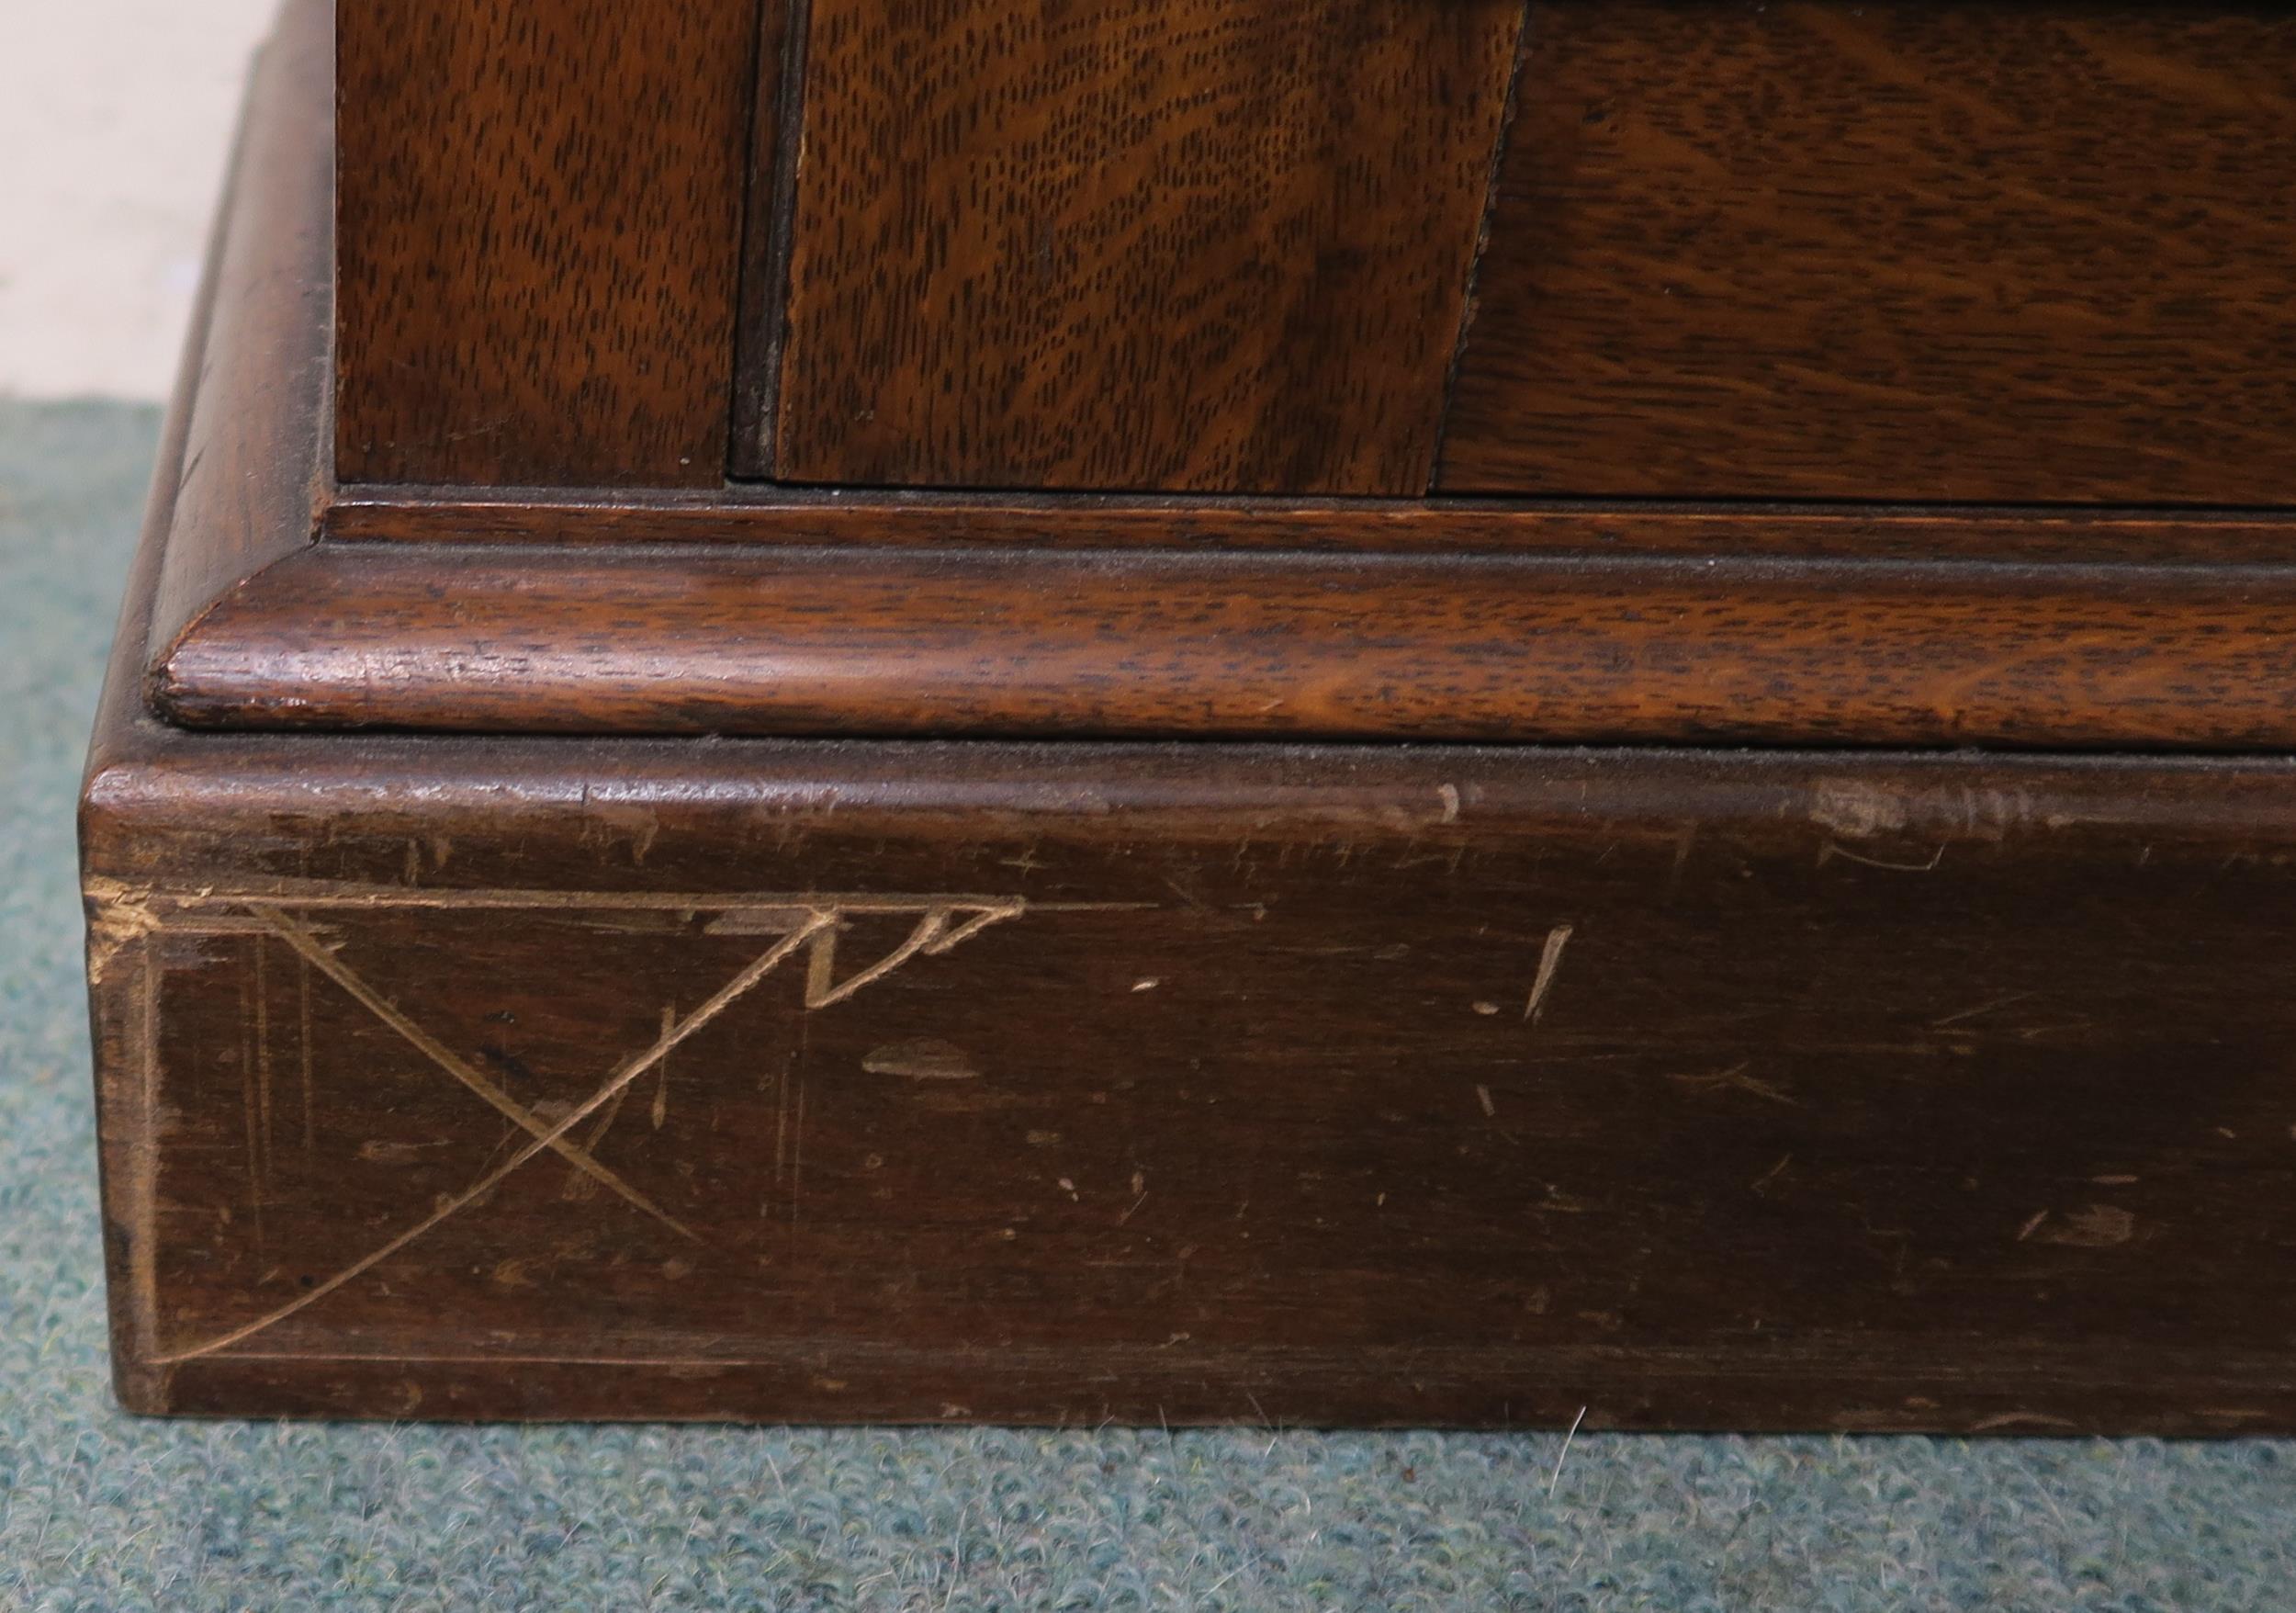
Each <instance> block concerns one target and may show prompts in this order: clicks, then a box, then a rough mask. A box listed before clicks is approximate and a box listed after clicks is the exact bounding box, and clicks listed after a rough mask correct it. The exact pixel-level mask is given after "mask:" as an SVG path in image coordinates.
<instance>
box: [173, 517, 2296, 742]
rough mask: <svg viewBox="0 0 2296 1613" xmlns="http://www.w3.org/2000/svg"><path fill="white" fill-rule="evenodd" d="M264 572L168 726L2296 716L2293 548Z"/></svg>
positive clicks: (1612, 724) (1963, 726)
mask: <svg viewBox="0 0 2296 1613" xmlns="http://www.w3.org/2000/svg"><path fill="white" fill-rule="evenodd" d="M2068 577H2069V578H2070V580H2071V581H2073V582H2074V583H2076V584H2077V586H2068ZM151 688H152V697H153V699H154V700H155V701H157V702H158V704H159V705H160V707H161V709H163V710H164V711H165V712H166V713H167V714H168V715H169V716H171V717H173V718H174V720H176V721H179V722H184V723H188V724H193V725H196V726H200V727H224V728H244V727H289V728H343V727H353V728H358V727H372V726H382V727H389V728H432V729H447V730H456V729H460V730H473V731H492V732H517V731H557V732H575V733H582V732H589V733H600V732H621V733H647V732H654V733H765V734H772V733H782V734H790V733H805V734H829V735H861V734H878V735H884V734H942V735H1028V734H1037V735H1074V736H1081V737H1097V738H1163V737H1185V736H1189V735H1200V736H1215V737H1226V738H1242V737H1249V736H1252V735H1282V736H1294V737H1300V738H1325V739H1512V740H1525V741H1554V740H1571V741H1581V740H1600V741H1620V740H1642V741H1648V740H1659V739H1664V740H1684V739H1694V740H1696V739H1705V740H1724V739H1727V740H1751V741H1761V742H1767V743H1773V744H1777V743H1784V744H1793V743H1809V742H1823V743H1829V744H1851V745H1890V744H1918V745H1938V744H2016V745H2038V746H2060V747H2066V746H2071V747H2079V746H2104V747H2119V746H2132V745H2133V746H2139V747H2144V748H2161V747H2180V746H2206V747H2212V748H2225V747H2234V748H2246V749H2280V748H2285V747H2288V746H2290V745H2291V744H2296V706H2292V705H2291V703H2290V696H2289V692H2290V689H2291V688H2296V576H2291V574H2290V572H2289V571H2288V570H2286V569H2283V568H2274V569H2268V570H2265V569H2259V570H2256V571H2253V572H2250V573H2247V574H2245V575H2243V576H2241V578H2240V581H2239V583H2238V585H2237V586H2236V587H2228V586H2227V584H2226V577H2225V574H2224V573H2223V572H2220V571H2216V570H2209V569H2206V568H2183V569H2169V568H2142V567H2127V568H2117V567H2090V568H2075V567H2065V568H2018V567H2009V566H1998V565H1970V566H1948V565H1930V566H1921V565H1907V566H1885V565H1882V564H1879V563H1873V564H1865V565H1857V564H1847V565H1845V564H1832V563H1827V562H1818V561H1812V562H1805V563H1801V564H1798V565H1791V566H1784V565H1776V564H1765V563H1761V562H1748V563H1741V564H1739V565H1738V566H1735V567H1729V568H1723V567H1718V566H1699V565H1695V564H1688V563H1685V562H1683V561H1681V560H1676V559H1669V558H1643V559H1630V558H1616V559H1607V560H1602V559H1570V558H1558V559H1548V560H1541V559H1534V558H1512V559H1502V558H1484V559H1480V560H1461V559H1458V558H1446V559H1436V560H1422V559H1413V558H1405V557H1401V556H1380V557H1352V558H1330V559H1321V560H1319V559H1315V558H1310V557H1296V556H1244V555H1227V556H1207V557H1190V556H1186V555H1174V554H1171V553H1169V552H1168V551H1149V552H1145V553H1137V554H1112V553H1099V554H1095V553H1090V552H1086V553H1075V552H1060V553H1040V554H1035V555H1022V556H1011V555H998V554H993V553H991V554H978V553H975V554H969V555H934V554H926V553H919V552H918V551H916V550H902V551H898V552H895V553H884V554H873V555H869V556H865V557H862V558H860V559H859V560H858V561H856V559H855V558H853V557H852V556H851V555H850V552H848V551H837V550H804V549H789V550H767V551H762V552H760V551H743V550H736V549H727V548H717V549H709V550H689V551H684V552H667V551H658V552H654V553H651V554H649V553H646V552H643V551H639V552H633V551H628V550H612V549H608V550H596V551H591V552H590V553H589V554H588V555H587V556H583V555H576V556H571V557H566V558H561V559H559V560H557V562H555V563H548V564H537V563H536V559H535V556H534V555H533V554H531V553H530V552H524V551H520V550H516V549H510V548H496V549H489V548H483V547H474V548H470V549H464V550H449V549H446V548H444V547H439V546H422V547H416V546H384V545H368V546H352V545H322V546H321V547H320V548H319V549H317V550H313V551H311V552H310V553H308V554H305V555H300V556H297V557H295V558H292V559H290V560H288V561H286V562H282V563H281V564H279V565H277V566H275V567H274V568H272V570H270V571H268V572H266V573H265V574H264V587H263V588H262V589H261V590H260V591H243V592H241V593H239V594H236V595H233V596H232V597H231V598H228V599H226V600H224V601H221V602H219V603H218V604H217V605H216V607H215V608H214V609H213V610H211V611H210V612H209V613H208V615H206V616H205V617H204V618H203V619H202V622H201V625H200V630H199V632H198V633H197V635H195V636H193V637H189V638H187V639H186V641H185V642H184V643H182V644H181V645H179V646H177V647H176V648H175V649H174V652H173V653H172V654H171V655H170V656H169V657H168V658H167V659H166V660H164V661H163V662H162V663H161V664H160V665H158V666H157V667H156V668H155V669H154V671H153V674H152V683H151Z"/></svg>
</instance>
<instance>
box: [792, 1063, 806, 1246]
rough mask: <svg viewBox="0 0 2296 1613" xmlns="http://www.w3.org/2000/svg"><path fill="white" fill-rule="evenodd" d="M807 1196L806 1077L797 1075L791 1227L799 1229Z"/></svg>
mask: <svg viewBox="0 0 2296 1613" xmlns="http://www.w3.org/2000/svg"><path fill="white" fill-rule="evenodd" d="M804 1201H805V1077H803V1076H800V1077H797V1117H796V1119H795V1120H793V1121H792V1122H790V1135H789V1229H790V1231H792V1232H795V1231H796V1230H797V1211H798V1207H799V1205H801V1204H802V1203H803V1202H804Z"/></svg>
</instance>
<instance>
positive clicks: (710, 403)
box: [336, 0, 759, 486]
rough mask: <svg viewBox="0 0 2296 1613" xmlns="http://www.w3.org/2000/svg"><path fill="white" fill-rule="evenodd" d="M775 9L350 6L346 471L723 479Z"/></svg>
mask: <svg viewBox="0 0 2296 1613" xmlns="http://www.w3.org/2000/svg"><path fill="white" fill-rule="evenodd" d="M758 11H759V0H657V3H655V4H650V5H646V6H631V5H625V4H620V3H618V0H363V3H362V4H357V5H346V6H343V28H342V35H341V39H340V52H339V58H338V60H339V86H338V87H339V117H340V122H339V127H338V141H339V152H340V157H339V166H340V169H341V175H342V192H341V195H340V197H339V198H338V203H339V205H338V211H337V220H336V223H337V232H338V243H339V253H340V254H339V258H338V264H337V269H338V274H337V290H338V299H339V300H338V320H339V324H338V330H339V346H338V352H337V362H338V374H337V378H336V406H337V410H338V415H337V463H338V466H339V468H340V470H341V473H342V475H343V479H345V480H346V481H446V482H468V483H475V484H478V485H481V486H487V485H501V484H503V483H518V482H552V481H559V482H568V483H572V484H574V485H577V486H676V485H706V484H709V483H713V482H715V481H717V480H719V479H721V478H722V477H723V476H724V474H725V468H726V420H727V409H728V402H729V399H730V396H731V387H732V346H733V333H734V320H735V304H736V282H737V273H738V265H739V259H740V240H739V235H740V219H741V197H742V191H743V172H744V168H745V165H746V164H747V161H748V136H749V116H750V102H751V97H752V96H753V94H754V91H755V87H756V81H755V62H754V53H755V41H756V31H757V18H758Z"/></svg>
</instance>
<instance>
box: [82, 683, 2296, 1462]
mask: <svg viewBox="0 0 2296 1613" xmlns="http://www.w3.org/2000/svg"><path fill="white" fill-rule="evenodd" d="M110 744H111V753H110V760H109V761H108V762H107V765H106V766H105V767H104V768H103V769H102V770H100V771H99V773H97V774H96V777H95V778H94V779H93V780H92V781H91V786H90V796H89V806H88V814H87V829H88V832H87V850H88V864H87V868H88V873H89V875H90V889H91V896H92V904H91V914H92V924H93V927H94V935H95V937H96V946H95V949H94V952H93V954H92V955H93V957H94V959H95V963H96V976H97V985H96V1011H97V1020H98V1027H99V1039H98V1046H99V1049H100V1053H99V1057H100V1060H101V1068H102V1070H103V1073H104V1074H103V1078H104V1088H103V1089H104V1092H105V1094H106V1098H105V1107H104V1112H103V1117H102V1125H103V1130H104V1134H105V1135H106V1138H107V1145H108V1146H110V1147H111V1148H112V1149H113V1150H114V1151H115V1156H116V1157H118V1158H119V1159H121V1160H123V1161H129V1162H132V1163H133V1164H134V1166H135V1170H133V1171H125V1172H120V1173H115V1175H114V1178H113V1182H112V1197H111V1199H110V1201H109V1208H108V1210H107V1217H108V1222H107V1225H108V1232H109V1237H110V1246H111V1248H112V1250H113V1260H114V1268H113V1270H114V1282H115V1284H116V1287H117V1289H118V1290H123V1291H125V1292H127V1293H128V1295H129V1299H128V1301H127V1302H126V1304H125V1306H124V1310H125V1313H126V1314H127V1316H128V1318H129V1325H127V1326H126V1327H125V1328H124V1329H123V1331H122V1334H121V1337H120V1346H119V1348H120V1382H121V1386H122V1391H123V1393H124V1394H125V1395H126V1396H127V1398H128V1399H129V1404H132V1405H135V1406H137V1407H138V1408H140V1409H144V1410H153V1411H178V1412H201V1413H230V1414H237V1415H250V1414H254V1415H260V1414H268V1413H274V1412H294V1413H301V1414H306V1415H314V1414H316V1415H337V1416H339V1415H357V1416H494V1417H500V1416H537V1417H539V1416H698V1417H725V1416H748V1417H768V1418H789V1419H801V1420H817V1419H827V1420H847V1419H898V1420H928V1421H932V1420H940V1421H959V1420H966V1419H994V1420H1008V1421H1041V1422H1064V1421H1066V1422H1086V1423H1088V1422H1095V1421H1098V1420H1101V1419H1104V1418H1121V1419H1126V1420H1132V1421H1139V1422H1147V1423H1152V1424H1153V1423H1154V1422H1155V1421H1156V1420H1157V1419H1158V1418H1159V1417H1162V1418H1163V1419H1164V1420H1165V1421H1167V1422H1178V1421H1199V1420H1235V1421H1246V1422H1260V1421H1277V1422H1282V1423H1300V1422H1326V1421H1334V1420H1338V1421H1348V1422H1357V1423H1407V1424H1421V1423H1429V1422H1445V1423H1476V1424H1489V1425H1506V1424H1515V1425H1525V1424H1528V1425H1547V1426H1560V1425H1563V1424H1567V1423H1569V1422H1570V1421H1571V1419H1572V1418H1573V1416H1575V1415H1576V1414H1577V1413H1578V1411H1579V1410H1580V1408H1581V1407H1584V1408H1586V1426H1587V1427H1717V1426H1727V1427H1751V1428H1781V1427H1840V1428H1950V1429H1964V1430H1977V1431H2020V1432H2037V1431H2054V1432H2067V1431H2077V1430H2091V1429H2094V1430H2122V1431H2126V1430H2137V1429H2150V1430H2156V1431H2178V1432H2219V1433H2221V1432H2230V1431H2261V1430H2268V1429H2285V1428H2288V1427H2296V1395H2292V1394H2291V1392H2290V1383H2289V1378H2288V1374H2287V1370H2286V1348H2285V1346H2286V1339H2287V1337H2288V1334H2289V1332H2290V1329H2291V1327H2296V1309H2291V1307H2292V1306H2296V1291H2291V1289H2290V1286H2289V1285H2288V1284H2287V1283H2286V1282H2285V1281H2283V1280H2281V1277H2282V1269H2283V1267H2284V1265H2285V1252H2286V1246H2287V1244H2288V1241H2289V1239H2290V1236H2291V1235H2292V1233H2296V1219H2291V1218H2296V1194H2291V1189H2290V1182H2291V1177H2290V1171H2289V1168H2288V1167H2289V1160H2290V1148H2291V1144H2290V1125H2291V1124H2296V1108H2291V1106H2290V1099H2289V1092H2290V1083H2289V1080H2288V1075H2289V1068H2288V1066H2289V1055H2288V1052H2287V1049H2288V1046H2289V1044H2290V1037H2289V1030H2290V1026H2289V1012H2288V1009H2287V1006H2286V1004H2287V998H2286V994H2285V993H2284V992H2283V991H2281V990H2279V989H2278V983H2279V981H2280V980H2282V979H2283V978H2284V976H2285V975H2286V973H2287V969H2288V966H2289V956H2288V937H2287V933H2286V928H2287V927H2286V925H2285V924H2284V922H2282V919H2281V915H2282V914H2283V913H2284V912H2285V910H2286V909H2287V908H2288V905H2289V902H2290V900H2291V899H2296V890H2292V889H2290V884H2291V881H2296V827H2291V826H2296V773H2292V772H2291V770H2290V767H2289V766H2288V765H2287V764H2286V762H2285V761H2278V760H2273V761H2253V762H2228V761H2212V762H2202V761H2157V762H2146V763H2138V762H2130V761H2099V760H2094V759H2088V760H2073V761H2064V762H2050V761H2043V760H2039V759H2033V758H2023V759H2020V758H2013V757H1979V756H1966V755H1964V756H1953V757H1946V756H1939V757H1930V758H1919V757H1889V756H1874V755H1866V756H1862V757H1823V756H1810V755H1767V756H1765V755H1760V754H1748V753H1738V754H1721V753H1705V752H1696V751H1675V752H1671V753H1649V752H1645V753H1638V752H1632V751H1623V752H1622V751H1611V752H1559V751H1546V750H1520V749H1518V750H1476V749H1459V748H1412V747H1390V748H1384V749H1380V750H1352V751H1338V750H1312V749H1269V748H1262V747H1249V746H1246V747H1221V746H1193V747H1141V746H1132V747H1109V748H1092V747H1044V746H1017V747H1002V746H994V745H895V746H872V745H859V744H844V745H807V744H802V743H767V742H747V741H727V742H724V743H721V744H717V745H698V744H693V743H691V742H688V743H683V744H681V743H677V742H671V741H659V740H625V741H604V742H595V743H592V744H589V745H585V746H582V747H580V748H569V747H568V746H566V745H564V744H563V743H557V744H553V743H551V742H548V741H539V740H522V741H478V740H468V739H465V740H442V739H413V738H407V737H397V738H368V739H358V738H350V737H343V736H332V737H302V738H266V737H264V736H254V735H231V736H202V735H190V734H184V733H180V732H169V731H167V730H164V729H161V728H156V727H152V726H142V727H140V728H138V730H137V731H136V732H134V733H130V734H127V735H115V736H114V737H113V738H112V739H111V741H110ZM832 937H833V938H834V939H833V941H832V939H831V938H832ZM298 938H300V939H301V940H302V941H303V942H305V944H300V945H298ZM825 954H826V955H825ZM313 955H318V956H323V957H324V958H326V959H328V960H329V961H330V967H328V968H326V969H320V968H318V967H316V966H312V967H310V968H308V969H307V968H306V965H307V964H310V958H311V957H312V956H313ZM378 1003H379V1004H383V1005H387V1007H388V1010H389V1011H388V1013H386V1012H384V1011H382V1010H378V1008H377V1006H376V1005H377V1004H378ZM482 1085H483V1086H484V1087H486V1088H491V1089H492V1092H493V1094H494V1095H493V1096H492V1097H488V1096H486V1095H485V1094H484V1093H482V1091H481V1090H480V1089H479V1088H480V1087H481V1086H482ZM505 1104H507V1105H508V1106H510V1111H514V1112H512V1113H510V1116H509V1118H506V1112H505V1110H504V1105H505ZM537 1127H538V1128H539V1131H537V1130H536V1128H537ZM546 1138H548V1139H551V1140H554V1141H555V1142H557V1143H561V1144H569V1145H572V1146H574V1147H576V1148H578V1149H579V1150H580V1153H581V1155H582V1156H583V1157H584V1158H585V1159H587V1160H588V1161H589V1165H590V1167H595V1170H596V1171H597V1172H602V1173H604V1174H605V1176H607V1177H608V1178H610V1179H611V1180H612V1181H613V1182H614V1183H619V1184H621V1187H622V1188H626V1189H627V1190H628V1191H627V1192H626V1193H625V1192H624V1191H622V1190H618V1189H616V1188H613V1187H610V1186H608V1185H605V1184H603V1183H602V1182H601V1181H600V1180H599V1178H598V1176H596V1175H594V1174H592V1171H591V1169H590V1168H587V1167H583V1166H582V1165H580V1164H579V1163H578V1162H576V1161H574V1160H572V1159H569V1158H568V1157H567V1156H565V1155H564V1154H563V1153H561V1152H558V1151H556V1150H554V1148H553V1147H552V1146H551V1145H550V1142H549V1141H546V1140H545V1139H546ZM139 1171H140V1172H141V1175H139V1174H137V1172H139ZM139 1184H140V1185H139Z"/></svg>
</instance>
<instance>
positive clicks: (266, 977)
mask: <svg viewBox="0 0 2296 1613" xmlns="http://www.w3.org/2000/svg"><path fill="white" fill-rule="evenodd" d="M270 951H271V948H270V946H269V944H268V942H266V941H265V939H264V937H263V936H260V935H258V936H256V937H255V1109H256V1119H257V1121H258V1122H260V1128H259V1134H260V1136H261V1139H262V1154H263V1174H264V1182H265V1183H266V1184H268V1183H269V1181H270V1179H271V1172H272V1163H271V1162H272V1144H271V1138H272V1133H271V977H270V969H269V967H268V964H269V954H270Z"/></svg>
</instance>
